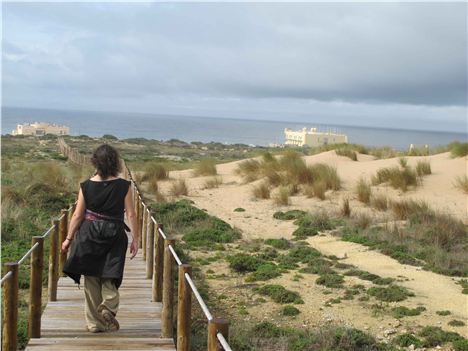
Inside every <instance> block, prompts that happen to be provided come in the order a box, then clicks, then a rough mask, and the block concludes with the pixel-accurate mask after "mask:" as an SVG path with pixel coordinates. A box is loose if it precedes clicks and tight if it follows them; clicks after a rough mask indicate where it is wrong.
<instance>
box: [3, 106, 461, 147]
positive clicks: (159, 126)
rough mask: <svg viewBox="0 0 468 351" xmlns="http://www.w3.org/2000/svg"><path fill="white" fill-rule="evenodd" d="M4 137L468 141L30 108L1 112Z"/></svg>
mask: <svg viewBox="0 0 468 351" xmlns="http://www.w3.org/2000/svg"><path fill="white" fill-rule="evenodd" d="M1 122H2V124H1V133H2V135H3V134H7V133H11V131H12V130H13V129H15V128H16V124H20V123H31V122H48V123H58V124H65V125H67V126H69V127H70V130H71V134H72V135H81V134H86V135H88V136H92V137H99V136H102V135H104V134H112V135H114V136H116V137H118V138H119V139H125V138H134V137H138V138H147V139H157V140H169V139H179V140H183V141H186V142H192V141H201V142H210V141H215V142H221V143H226V144H235V143H242V144H250V145H261V146H267V145H269V144H281V143H283V141H284V128H291V129H301V128H303V127H307V128H311V127H317V128H318V129H319V130H320V131H328V130H331V131H336V132H340V133H344V134H346V135H348V142H349V143H356V144H362V145H366V146H390V147H393V148H396V149H399V150H404V149H407V148H408V147H409V145H410V144H413V145H415V146H424V145H429V147H435V146H440V145H446V144H448V143H450V142H452V141H455V140H458V141H466V139H467V135H466V134H465V133H453V132H434V131H424V130H404V129H385V128H367V127H353V126H344V125H343V126H340V125H324V124H318V123H304V122H294V121H264V120H262V121H260V120H242V119H228V118H212V117H193V116H167V115H166V116H165V115H156V114H154V115H152V114H140V113H128V112H122V113H120V112H91V111H59V110H44V109H30V108H12V107H3V108H2V120H1Z"/></svg>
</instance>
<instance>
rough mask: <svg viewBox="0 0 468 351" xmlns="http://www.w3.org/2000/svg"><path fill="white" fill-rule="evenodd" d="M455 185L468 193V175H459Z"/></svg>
mask: <svg viewBox="0 0 468 351" xmlns="http://www.w3.org/2000/svg"><path fill="white" fill-rule="evenodd" d="M453 185H454V187H455V188H457V189H460V190H461V191H463V192H464V193H465V194H468V176H466V175H463V176H458V177H456V178H455V180H454V182H453Z"/></svg>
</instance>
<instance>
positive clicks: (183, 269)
mask: <svg viewBox="0 0 468 351" xmlns="http://www.w3.org/2000/svg"><path fill="white" fill-rule="evenodd" d="M185 273H188V274H191V273H192V267H191V266H190V265H188V264H182V265H180V266H179V287H178V289H179V290H178V291H179V293H178V299H177V301H178V303H177V351H189V350H190V324H191V318H192V316H191V310H192V290H191V289H190V285H188V283H187V280H186V279H185Z"/></svg>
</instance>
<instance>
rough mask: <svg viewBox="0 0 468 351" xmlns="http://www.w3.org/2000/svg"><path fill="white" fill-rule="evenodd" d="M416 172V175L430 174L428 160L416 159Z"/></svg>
mask: <svg viewBox="0 0 468 351" xmlns="http://www.w3.org/2000/svg"><path fill="white" fill-rule="evenodd" d="M416 174H417V175H418V177H422V176H425V175H429V174H432V170H431V163H430V161H428V160H421V161H418V163H417V164H416Z"/></svg>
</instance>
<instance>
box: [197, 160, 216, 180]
mask: <svg viewBox="0 0 468 351" xmlns="http://www.w3.org/2000/svg"><path fill="white" fill-rule="evenodd" d="M194 172H195V175H196V176H210V175H216V174H218V172H217V170H216V160H214V159H212V158H205V159H203V160H200V161H199V162H198V163H196V165H195V168H194Z"/></svg>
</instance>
